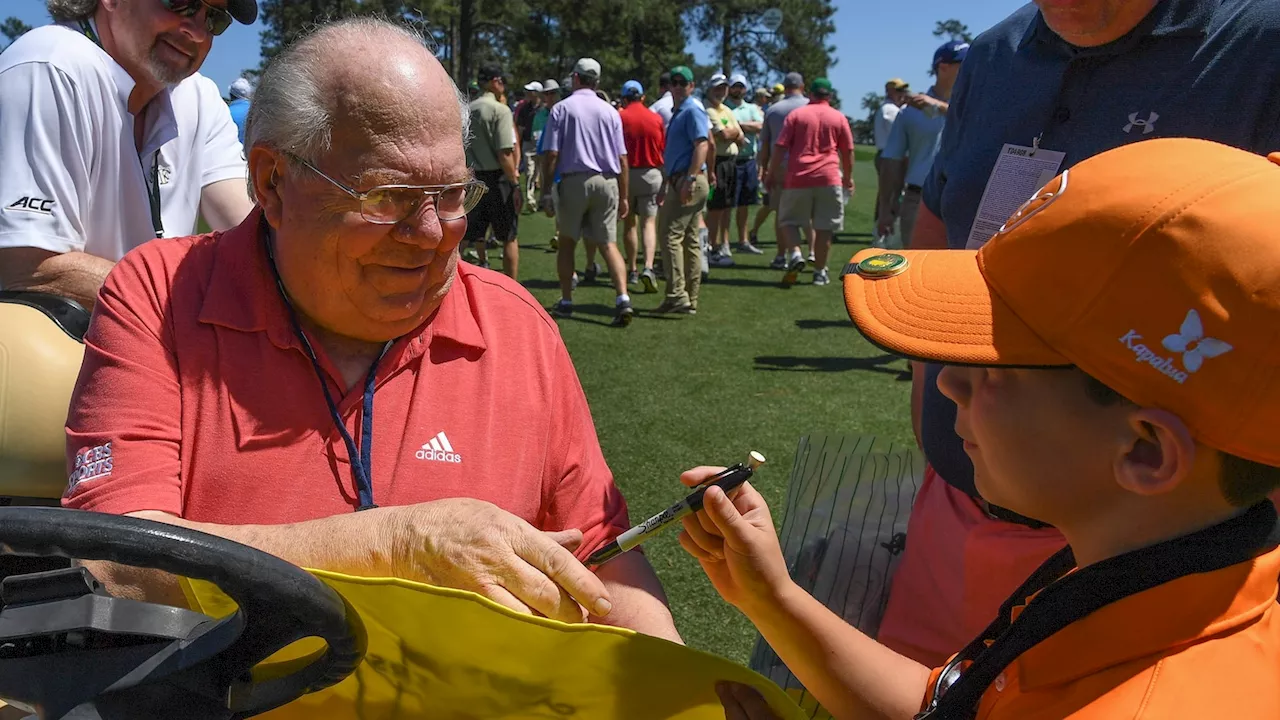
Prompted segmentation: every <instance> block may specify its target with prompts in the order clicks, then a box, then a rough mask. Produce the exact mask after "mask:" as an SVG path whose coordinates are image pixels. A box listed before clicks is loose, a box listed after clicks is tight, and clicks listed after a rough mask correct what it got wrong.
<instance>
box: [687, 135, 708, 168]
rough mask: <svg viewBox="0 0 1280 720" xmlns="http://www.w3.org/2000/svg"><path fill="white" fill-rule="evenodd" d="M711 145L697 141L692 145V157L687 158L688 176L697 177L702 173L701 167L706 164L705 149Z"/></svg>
mask: <svg viewBox="0 0 1280 720" xmlns="http://www.w3.org/2000/svg"><path fill="white" fill-rule="evenodd" d="M710 145H711V143H709V142H703V141H701V140H700V141H698V142H696V143H694V144H693V156H692V157H691V158H689V174H690V175H697V174H698V173H700V172H702V166H703V165H706V164H707V148H708V147H710Z"/></svg>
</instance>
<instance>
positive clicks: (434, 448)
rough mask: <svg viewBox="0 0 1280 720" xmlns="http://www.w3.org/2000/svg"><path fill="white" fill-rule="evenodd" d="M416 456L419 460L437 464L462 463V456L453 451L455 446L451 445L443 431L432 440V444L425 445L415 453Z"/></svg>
mask: <svg viewBox="0 0 1280 720" xmlns="http://www.w3.org/2000/svg"><path fill="white" fill-rule="evenodd" d="M414 456H415V457H417V458H418V459H419V460H434V461H435V462H447V463H461V462H462V456H461V455H459V454H458V453H456V452H454V451H453V446H452V445H450V444H449V438H447V437H445V434H444V431H443V430H441V431H440V433H439V434H438V435H436V436H435V437H433V438H431V441H430V442H428V443H426V444H424V445H423V446H422V449H421V450H419V451H418V452H416V453H414Z"/></svg>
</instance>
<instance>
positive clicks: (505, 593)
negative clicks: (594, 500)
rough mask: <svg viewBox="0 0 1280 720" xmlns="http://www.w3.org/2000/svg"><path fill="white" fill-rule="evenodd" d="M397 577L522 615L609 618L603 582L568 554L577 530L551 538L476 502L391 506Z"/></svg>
mask: <svg viewBox="0 0 1280 720" xmlns="http://www.w3.org/2000/svg"><path fill="white" fill-rule="evenodd" d="M386 509H387V510H388V511H390V512H389V513H388V514H389V515H392V516H393V517H394V518H395V521H396V525H395V526H394V528H393V529H392V535H391V537H392V538H394V539H393V540H392V544H393V547H392V551H393V552H392V557H393V558H394V561H393V562H394V563H395V566H394V575H395V576H396V577H402V578H406V579H410V580H419V581H423V582H428V583H431V584H432V585H442V586H445V587H452V588H459V589H462V590H470V591H472V592H475V593H478V594H480V595H483V596H485V597H487V598H489V599H490V600H493V601H495V602H498V603H501V604H503V605H506V606H507V607H509V608H512V609H513V610H518V611H520V612H535V611H536V612H538V613H541V614H543V615H545V616H547V617H549V618H553V619H556V620H561V621H564V622H582V621H583V620H584V618H585V617H586V615H585V613H584V612H583V608H584V607H585V608H587V609H588V611H589V612H590V614H592V615H596V616H604V615H608V614H609V611H610V609H612V604H611V603H610V601H609V597H608V592H607V591H606V590H605V587H604V584H603V583H602V582H601V581H600V579H599V578H597V577H596V576H595V575H594V574H593V573H592V572H591V571H590V570H588V569H587V568H586V567H585V566H584V565H583V564H582V563H580V562H578V559H577V558H575V557H574V556H573V553H572V552H570V549H572V548H576V547H577V546H578V545H579V544H580V543H581V542H582V533H581V532H580V531H578V530H564V531H561V532H555V533H546V532H542V531H540V530H538V529H536V528H534V527H533V526H532V525H530V524H529V523H527V522H525V521H524V520H522V519H520V518H518V517H516V516H515V515H512V514H511V513H509V512H506V511H505V510H502V509H500V508H498V507H497V506H496V505H493V504H491V503H487V502H483V501H481V500H473V499H470V498H451V499H447V500H437V501H434V502H429V503H422V504H420V505H410V506H405V507H403V508H386Z"/></svg>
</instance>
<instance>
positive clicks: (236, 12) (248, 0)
mask: <svg viewBox="0 0 1280 720" xmlns="http://www.w3.org/2000/svg"><path fill="white" fill-rule="evenodd" d="M227 12H229V13H231V17H233V18H235V19H236V20H237V21H238V22H240V23H243V24H245V25H252V24H253V23H254V21H256V20H257V19H258V0H228V2H227Z"/></svg>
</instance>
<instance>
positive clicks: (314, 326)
mask: <svg viewBox="0 0 1280 720" xmlns="http://www.w3.org/2000/svg"><path fill="white" fill-rule="evenodd" d="M298 322H299V323H301V324H302V327H303V328H305V329H306V331H307V333H308V334H309V335H311V337H313V338H315V341H316V343H317V344H319V345H320V347H321V348H323V349H324V355H325V357H327V358H329V360H330V361H331V362H333V364H334V366H335V367H337V368H338V372H339V373H341V374H342V382H343V385H344V386H345V388H346V389H347V390H348V391H350V390H351V389H352V388H354V387H356V386H357V385H358V384H359V383H361V382H363V380H364V378H365V377H366V376H367V375H368V373H369V368H370V366H372V365H373V362H374V361H375V360H377V359H378V356H379V355H381V354H382V347H383V345H385V344H386V343H379V342H371V341H368V340H360V339H357V338H353V337H347V336H345V335H339V334H338V333H335V332H332V331H330V330H326V329H325V328H324V327H322V326H321V325H320V324H319V323H317V322H315V321H313V320H311V319H310V318H308V317H307V316H305V315H303V314H302V313H301V312H299V313H298Z"/></svg>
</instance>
